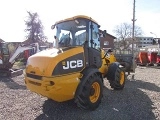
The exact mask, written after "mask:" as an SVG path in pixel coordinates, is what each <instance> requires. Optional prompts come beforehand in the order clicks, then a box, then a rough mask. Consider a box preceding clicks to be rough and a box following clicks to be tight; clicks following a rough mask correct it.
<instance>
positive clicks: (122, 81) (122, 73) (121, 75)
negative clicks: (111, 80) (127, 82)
mask: <svg viewBox="0 0 160 120" xmlns="http://www.w3.org/2000/svg"><path fill="white" fill-rule="evenodd" d="M123 83H124V72H123V71H122V72H121V73H120V84H121V85H123Z"/></svg>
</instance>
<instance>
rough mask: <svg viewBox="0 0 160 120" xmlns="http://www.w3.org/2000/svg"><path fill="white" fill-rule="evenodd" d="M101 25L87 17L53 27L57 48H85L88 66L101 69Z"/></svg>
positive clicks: (76, 17)
mask: <svg viewBox="0 0 160 120" xmlns="http://www.w3.org/2000/svg"><path fill="white" fill-rule="evenodd" d="M99 27H100V26H99V25H98V23H97V22H96V21H94V20H93V19H92V18H90V17H87V16H75V17H73V18H69V19H66V20H62V21H59V22H57V23H55V24H54V25H52V27H51V29H53V30H54V31H55V37H54V38H55V46H56V47H57V48H64V47H65V48H66V47H68V48H74V47H83V48H84V56H85V61H86V65H85V66H95V67H97V68H100V67H101V65H102V61H101V49H100V33H99Z"/></svg>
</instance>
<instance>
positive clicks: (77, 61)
mask: <svg viewBox="0 0 160 120" xmlns="http://www.w3.org/2000/svg"><path fill="white" fill-rule="evenodd" d="M51 28H52V29H53V30H54V31H55V42H54V43H55V46H56V47H54V48H50V49H46V50H44V51H41V52H39V53H37V54H34V55H32V56H31V57H29V58H28V61H27V65H26V69H25V74H24V76H25V84H26V86H27V88H28V89H29V90H31V91H33V92H35V93H38V94H41V95H42V96H45V97H47V98H49V99H52V100H54V101H57V102H63V101H67V100H71V99H74V100H75V103H76V104H77V106H78V107H80V108H84V109H88V110H95V109H96V108H97V107H98V106H99V104H100V102H101V99H102V94H103V78H107V79H108V80H109V82H110V86H111V87H112V88H113V89H123V88H124V84H125V72H124V71H123V70H122V69H121V67H120V64H119V63H118V62H116V58H115V57H114V55H110V56H108V55H107V54H108V53H107V52H105V51H104V50H102V49H101V48H100V37H101V36H105V34H106V31H105V30H104V31H101V32H100V29H99V28H100V25H99V24H98V23H97V22H96V21H95V20H93V19H92V18H90V17H88V16H84V15H79V16H74V17H71V18H67V19H65V20H61V21H59V22H56V23H55V24H54V25H52V27H51Z"/></svg>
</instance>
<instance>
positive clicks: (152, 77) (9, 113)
mask: <svg viewBox="0 0 160 120" xmlns="http://www.w3.org/2000/svg"><path fill="white" fill-rule="evenodd" d="M104 84H105V86H104V89H103V93H104V96H103V99H102V103H101V104H100V106H99V107H98V108H97V109H96V110H95V111H87V110H82V109H80V108H78V107H77V106H76V104H75V103H74V102H73V100H71V101H67V102H64V103H57V102H54V101H52V100H48V99H47V98H46V97H43V96H41V95H38V94H36V93H33V92H31V91H30V90H28V89H26V86H25V84H24V76H23V75H20V76H17V77H14V78H0V120H160V68H158V67H138V68H137V69H136V73H135V77H134V79H131V77H130V76H129V77H128V80H126V84H125V87H124V89H123V90H122V91H115V90H112V89H111V88H110V86H109V83H108V81H107V80H104Z"/></svg>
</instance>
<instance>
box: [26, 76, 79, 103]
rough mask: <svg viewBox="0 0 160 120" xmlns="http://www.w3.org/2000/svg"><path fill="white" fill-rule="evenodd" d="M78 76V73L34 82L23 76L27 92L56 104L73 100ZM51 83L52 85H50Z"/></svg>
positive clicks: (44, 78) (34, 80)
mask: <svg viewBox="0 0 160 120" xmlns="http://www.w3.org/2000/svg"><path fill="white" fill-rule="evenodd" d="M79 76H80V73H74V74H70V75H67V76H61V77H50V78H49V77H43V79H42V80H36V79H32V78H29V77H26V76H25V82H26V86H27V88H28V89H29V90H31V91H33V92H36V93H38V94H41V95H43V96H46V97H48V98H51V99H53V100H55V101H57V102H63V101H66V100H71V99H73V98H74V95H75V91H76V89H77V86H78V84H79V82H80V80H79ZM51 81H52V83H54V85H51ZM34 83H36V84H34ZM38 83H39V84H38Z"/></svg>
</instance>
